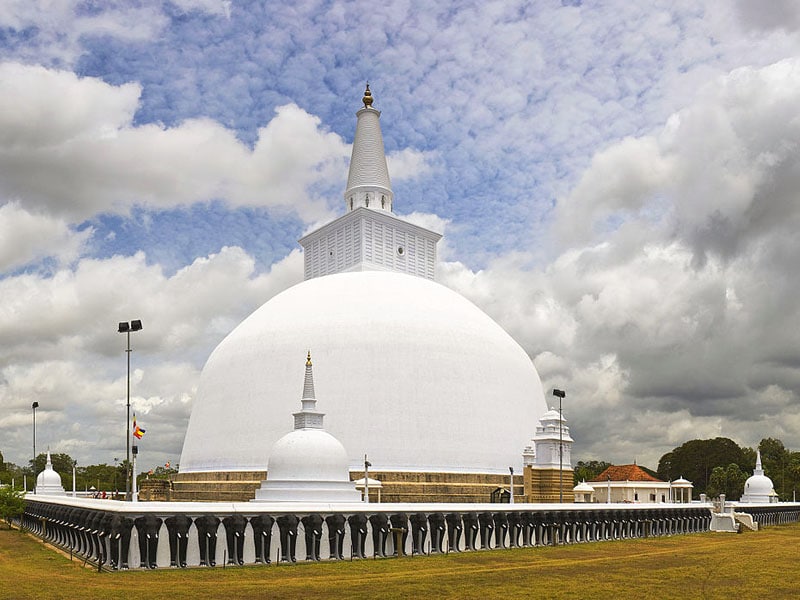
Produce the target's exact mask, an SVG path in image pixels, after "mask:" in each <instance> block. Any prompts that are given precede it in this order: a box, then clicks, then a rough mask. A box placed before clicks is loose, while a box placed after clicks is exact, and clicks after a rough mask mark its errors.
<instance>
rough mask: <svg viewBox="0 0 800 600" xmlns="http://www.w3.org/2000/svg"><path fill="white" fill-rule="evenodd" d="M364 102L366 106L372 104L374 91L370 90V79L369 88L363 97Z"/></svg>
mask: <svg viewBox="0 0 800 600" xmlns="http://www.w3.org/2000/svg"><path fill="white" fill-rule="evenodd" d="M361 101H362V102H363V103H364V108H369V107H370V106H372V92H370V91H369V81H368V82H367V89H366V91H365V92H364V97H363V98H362V99H361Z"/></svg>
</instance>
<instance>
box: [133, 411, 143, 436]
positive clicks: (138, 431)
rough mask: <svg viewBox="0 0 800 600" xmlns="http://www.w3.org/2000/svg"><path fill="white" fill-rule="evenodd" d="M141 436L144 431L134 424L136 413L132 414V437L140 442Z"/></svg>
mask: <svg viewBox="0 0 800 600" xmlns="http://www.w3.org/2000/svg"><path fill="white" fill-rule="evenodd" d="M143 435H144V429H142V428H141V427H139V426H138V425H137V424H136V413H133V437H135V438H136V439H137V440H140V439H142V436H143Z"/></svg>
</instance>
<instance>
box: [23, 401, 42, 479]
mask: <svg viewBox="0 0 800 600" xmlns="http://www.w3.org/2000/svg"><path fill="white" fill-rule="evenodd" d="M37 408H39V403H38V402H34V403H33V404H31V410H32V411H33V493H34V494H35V493H36V409H37ZM25 487H26V488H27V486H25Z"/></svg>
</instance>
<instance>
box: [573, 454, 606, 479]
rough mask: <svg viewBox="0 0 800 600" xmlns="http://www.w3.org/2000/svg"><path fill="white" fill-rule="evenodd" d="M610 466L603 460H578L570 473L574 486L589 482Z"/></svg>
mask: <svg viewBox="0 0 800 600" xmlns="http://www.w3.org/2000/svg"><path fill="white" fill-rule="evenodd" d="M610 466H611V463H608V462H605V461H604V460H589V461H582V460H579V461H578V462H577V464H576V465H575V469H574V470H573V472H572V478H573V481H574V485H578V484H579V483H580V482H581V481H591V480H592V479H594V478H595V477H597V476H598V475H600V473H602V472H603V471H605V470H606V469H607V468H608V467H610Z"/></svg>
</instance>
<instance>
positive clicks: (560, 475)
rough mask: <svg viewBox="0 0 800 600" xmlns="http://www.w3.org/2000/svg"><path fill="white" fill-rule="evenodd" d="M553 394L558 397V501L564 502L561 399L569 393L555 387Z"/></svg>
mask: <svg viewBox="0 0 800 600" xmlns="http://www.w3.org/2000/svg"><path fill="white" fill-rule="evenodd" d="M553 396H555V397H556V398H558V501H559V502H564V423H562V416H561V401H562V400H563V399H564V398H566V397H567V393H566V392H565V391H564V390H558V389H555V388H553Z"/></svg>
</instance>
